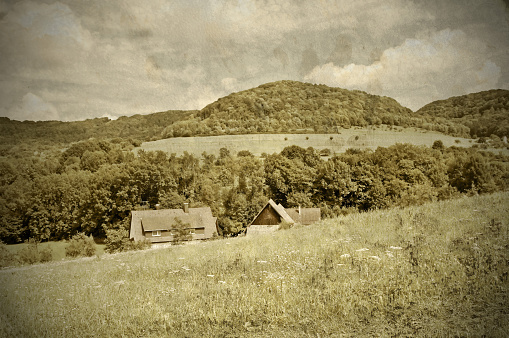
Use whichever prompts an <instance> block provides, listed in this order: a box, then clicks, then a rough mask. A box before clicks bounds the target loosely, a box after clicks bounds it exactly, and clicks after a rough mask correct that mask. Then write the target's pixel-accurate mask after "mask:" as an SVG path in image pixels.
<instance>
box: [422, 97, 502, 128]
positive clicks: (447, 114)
mask: <svg viewBox="0 0 509 338" xmlns="http://www.w3.org/2000/svg"><path fill="white" fill-rule="evenodd" d="M417 113H418V114H420V115H422V116H423V117H424V118H426V119H428V120H430V121H433V119H434V118H445V119H448V120H450V121H453V122H454V123H457V124H461V125H463V126H465V127H468V128H469V130H470V136H471V137H473V138H477V137H490V136H491V135H497V136H498V137H504V136H509V90H502V89H498V90H489V91H484V92H479V93H473V94H468V95H463V96H456V97H451V98H449V99H447V100H440V101H435V102H432V103H429V104H427V105H425V106H424V107H422V108H421V109H419V110H418V111H417Z"/></svg>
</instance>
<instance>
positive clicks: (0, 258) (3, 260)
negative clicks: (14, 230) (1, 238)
mask: <svg viewBox="0 0 509 338" xmlns="http://www.w3.org/2000/svg"><path fill="white" fill-rule="evenodd" d="M15 263H16V258H15V257H14V255H13V254H12V253H11V252H10V251H9V250H8V249H7V245H6V244H5V243H3V242H0V268H3V267H6V266H11V265H14V264H15Z"/></svg>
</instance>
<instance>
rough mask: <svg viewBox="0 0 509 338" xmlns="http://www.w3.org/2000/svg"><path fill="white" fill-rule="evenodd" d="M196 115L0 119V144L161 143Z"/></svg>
mask: <svg viewBox="0 0 509 338" xmlns="http://www.w3.org/2000/svg"><path fill="white" fill-rule="evenodd" d="M193 113H196V112H195V111H181V110H169V111H166V112H159V113H154V114H148V115H133V116H129V117H128V116H122V117H119V118H118V119H117V120H110V119H108V118H107V117H103V118H96V119H89V120H85V121H73V122H61V121H38V122H34V121H23V122H21V121H15V120H11V119H9V118H7V117H0V144H1V145H2V146H3V147H6V146H7V147H12V146H13V145H18V144H23V143H34V144H35V143H36V144H38V145H54V144H67V143H72V142H78V141H82V140H87V139H89V138H109V139H111V138H117V137H119V138H124V139H129V138H131V139H137V140H140V141H150V140H153V139H159V138H160V135H161V132H162V130H163V129H164V128H165V127H166V126H167V125H170V124H172V123H174V122H175V121H179V120H182V119H186V118H188V117H189V116H190V115H192V114H193Z"/></svg>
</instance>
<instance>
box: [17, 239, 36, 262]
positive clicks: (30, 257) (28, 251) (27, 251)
mask: <svg viewBox="0 0 509 338" xmlns="http://www.w3.org/2000/svg"><path fill="white" fill-rule="evenodd" d="M18 259H19V261H20V262H21V263H22V264H35V263H38V262H39V261H40V257H39V250H38V249H37V242H36V241H34V240H33V239H30V240H29V241H28V246H26V247H24V248H23V249H21V250H20V251H19V252H18Z"/></svg>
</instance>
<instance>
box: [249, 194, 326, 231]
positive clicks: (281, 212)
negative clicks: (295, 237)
mask: <svg viewBox="0 0 509 338" xmlns="http://www.w3.org/2000/svg"><path fill="white" fill-rule="evenodd" d="M320 219H321V213H320V208H301V207H299V208H288V209H285V208H284V207H283V206H282V205H281V204H276V203H275V202H274V201H273V200H272V199H270V200H269V202H267V204H266V205H265V206H264V207H263V208H262V210H261V211H260V212H259V213H258V215H256V217H255V218H254V220H253V221H252V222H251V224H250V225H249V226H248V228H247V232H246V235H248V236H250V235H256V234H262V233H269V232H273V231H276V230H277V229H278V227H279V224H281V223H282V222H287V223H289V224H295V223H298V224H303V225H309V224H312V223H315V222H318V221H319V220H320Z"/></svg>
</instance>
